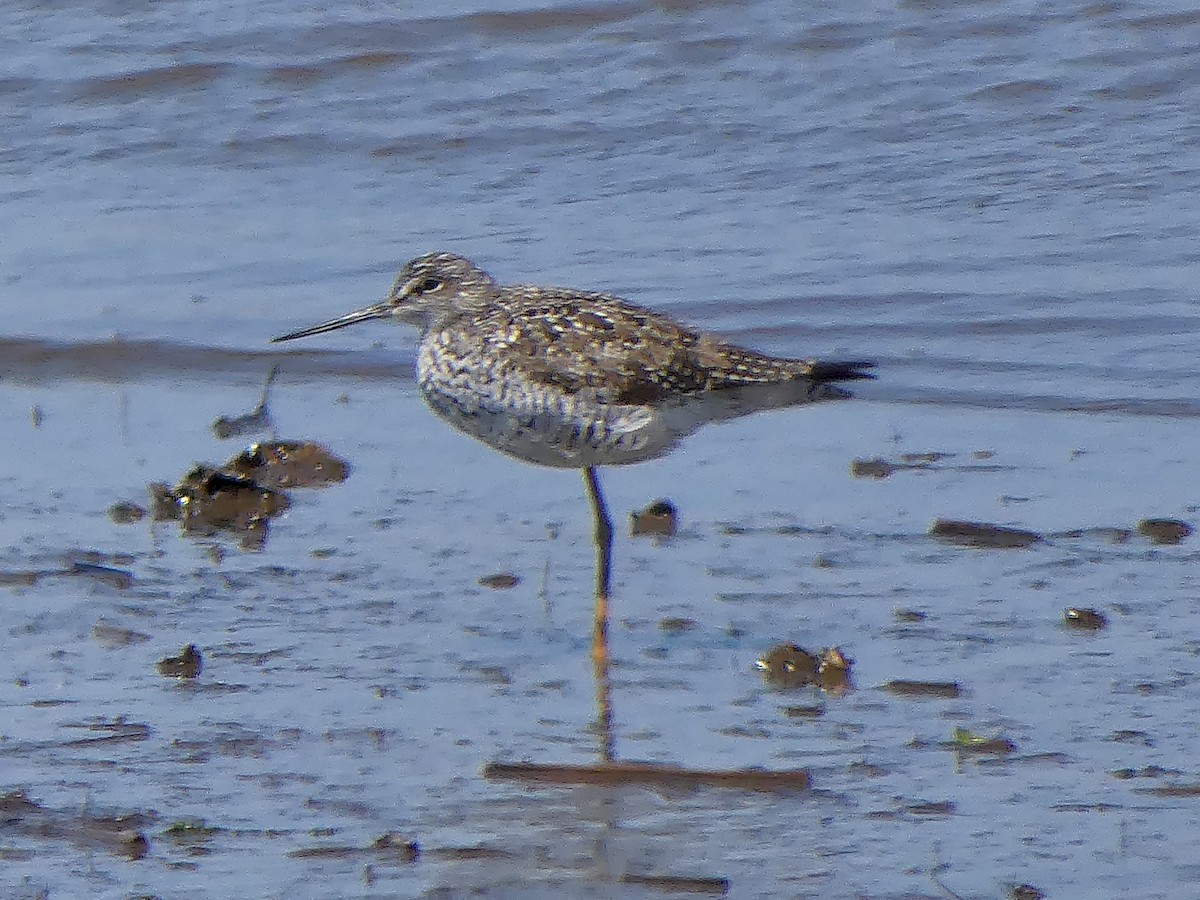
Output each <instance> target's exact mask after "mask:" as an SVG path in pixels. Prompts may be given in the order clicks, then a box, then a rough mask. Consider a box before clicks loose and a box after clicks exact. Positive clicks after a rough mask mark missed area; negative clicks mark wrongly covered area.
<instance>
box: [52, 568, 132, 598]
mask: <svg viewBox="0 0 1200 900" xmlns="http://www.w3.org/2000/svg"><path fill="white" fill-rule="evenodd" d="M66 574H68V575H84V576H86V577H88V578H92V579H94V580H96V581H99V582H101V583H102V584H107V585H108V586H109V587H114V588H116V589H117V590H120V591H126V590H129V588H131V587H133V573H132V572H126V571H125V570H124V569H114V568H112V567H111V566H101V565H97V564H95V563H88V562H72V563H71V568H69V569H68V570H67V572H66Z"/></svg>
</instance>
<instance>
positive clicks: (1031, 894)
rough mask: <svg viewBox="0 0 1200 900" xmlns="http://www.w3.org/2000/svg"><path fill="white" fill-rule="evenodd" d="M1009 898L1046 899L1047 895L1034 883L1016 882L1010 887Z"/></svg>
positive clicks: (1023, 899) (1020, 899)
mask: <svg viewBox="0 0 1200 900" xmlns="http://www.w3.org/2000/svg"><path fill="white" fill-rule="evenodd" d="M1008 900H1046V895H1045V894H1043V893H1042V892H1041V891H1040V890H1039V889H1038V888H1035V887H1034V886H1033V885H1032V884H1014V885H1013V886H1012V887H1010V888H1009V889H1008Z"/></svg>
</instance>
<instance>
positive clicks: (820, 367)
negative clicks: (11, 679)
mask: <svg viewBox="0 0 1200 900" xmlns="http://www.w3.org/2000/svg"><path fill="white" fill-rule="evenodd" d="M873 368H875V363H873V362H872V361H871V360H868V359H844V360H833V361H828V362H827V361H824V360H817V361H816V362H814V363H813V364H812V370H811V371H810V372H809V373H808V374H809V377H810V378H813V379H815V380H816V381H861V380H863V379H868V378H874V377H875V375H874V373H872V372H870V371H868V370H869V369H873Z"/></svg>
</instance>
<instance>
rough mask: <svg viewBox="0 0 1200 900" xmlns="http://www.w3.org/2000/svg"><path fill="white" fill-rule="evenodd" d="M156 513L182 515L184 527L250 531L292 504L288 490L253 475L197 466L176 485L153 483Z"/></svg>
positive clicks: (158, 515)
mask: <svg viewBox="0 0 1200 900" xmlns="http://www.w3.org/2000/svg"><path fill="white" fill-rule="evenodd" d="M150 495H151V498H152V500H153V501H154V512H155V517H156V518H158V519H179V520H180V521H181V522H182V523H183V528H184V530H185V531H194V532H198V533H200V534H212V533H214V532H216V531H218V530H222V529H228V530H232V531H248V530H251V529H252V528H254V527H255V526H257V525H260V524H262V523H264V522H266V521H267V520H269V519H272V518H274V517H275V516H278V515H280V514H281V513H282V512H283V511H284V510H286V509H287V508H288V507H289V506H290V505H291V501H289V500H288V498H287V495H286V494H282V493H280V492H279V491H275V490H272V489H271V488H268V487H263V486H262V485H261V484H259V483H258V482H256V481H255V480H254V479H252V478H246V477H244V476H241V475H235V474H230V473H228V472H222V471H221V470H220V469H214V468H212V467H211V466H203V465H201V466H195V467H194V468H193V469H192V470H191V471H190V472H188V473H187V474H186V475H184V476H183V479H182V480H181V481H180V482H179V484H178V485H176V486H175V487H174V488H171V487H168V486H167V485H165V484H163V483H161V482H158V483H155V484H152V485H150Z"/></svg>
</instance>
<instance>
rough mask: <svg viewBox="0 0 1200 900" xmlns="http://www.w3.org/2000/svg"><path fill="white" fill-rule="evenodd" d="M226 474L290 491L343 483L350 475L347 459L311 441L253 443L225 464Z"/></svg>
mask: <svg viewBox="0 0 1200 900" xmlns="http://www.w3.org/2000/svg"><path fill="white" fill-rule="evenodd" d="M222 471H224V472H229V473H231V474H234V475H241V476H243V477H246V478H252V479H254V480H255V481H257V482H258V483H259V484H261V485H263V486H264V487H269V488H274V489H276V490H280V489H283V490H286V489H290V488H301V487H325V486H327V485H331V484H340V483H341V482H343V481H345V480H346V479H347V478H348V477H349V475H350V466H349V465H348V464H347V463H346V462H345V460H342V459H339V458H338V457H336V456H334V455H333V454H332V453H330V452H329V451H328V450H326V449H325V448H324V447H322V446H321V445H320V444H314V443H311V442H309V441H273V442H271V443H269V444H252V445H250V447H248V448H247V449H246V450H244V451H242V452H241V453H239V454H238V455H237V456H235V457H233V459H231V460H229V462H227V463H225V465H224V466H223V467H222Z"/></svg>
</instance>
